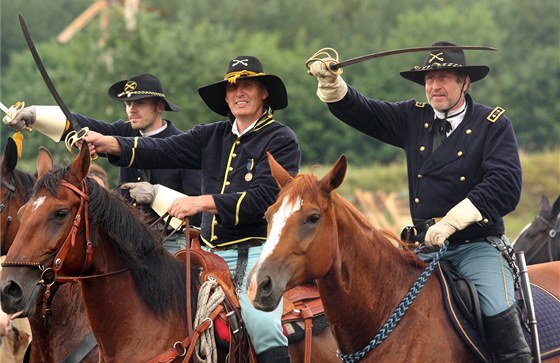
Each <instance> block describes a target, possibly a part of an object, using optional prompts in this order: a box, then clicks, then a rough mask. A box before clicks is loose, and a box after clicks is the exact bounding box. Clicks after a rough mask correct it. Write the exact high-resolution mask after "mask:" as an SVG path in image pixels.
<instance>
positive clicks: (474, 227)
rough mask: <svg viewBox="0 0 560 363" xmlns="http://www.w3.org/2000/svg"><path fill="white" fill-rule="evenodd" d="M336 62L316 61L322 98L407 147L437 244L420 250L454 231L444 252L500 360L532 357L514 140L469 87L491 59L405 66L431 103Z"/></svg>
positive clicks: (448, 56) (452, 53)
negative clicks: (381, 96)
mask: <svg viewBox="0 0 560 363" xmlns="http://www.w3.org/2000/svg"><path fill="white" fill-rule="evenodd" d="M453 45H454V44H452V43H447V42H438V43H434V44H433V46H453ZM333 61H334V59H332V58H330V57H328V58H325V59H322V60H317V61H315V62H314V63H312V64H311V66H310V73H311V74H312V75H314V76H316V77H317V80H318V88H317V96H318V97H319V99H321V101H323V102H325V103H327V106H328V107H329V109H330V111H331V112H332V113H333V114H334V115H335V116H336V117H337V118H339V119H340V120H341V121H343V122H344V123H346V124H348V125H350V126H351V127H353V128H355V129H357V130H359V131H362V132H364V133H365V134H367V135H369V136H372V137H374V138H376V139H379V140H381V141H383V142H386V143H389V144H392V145H395V146H398V147H401V148H402V149H404V150H405V153H406V156H407V166H408V181H409V183H408V185H409V199H410V211H411V215H412V218H413V221H414V224H415V226H414V231H415V232H416V233H415V239H414V240H416V241H420V242H424V243H425V245H426V246H427V247H429V248H431V250H432V251H430V250H428V251H424V252H425V253H421V254H420V257H421V258H423V259H430V258H431V257H433V254H434V253H435V252H433V249H434V248H435V249H436V251H437V249H438V247H439V246H441V245H442V244H443V243H444V242H445V241H446V240H448V241H449V243H450V246H449V250H448V252H447V253H446V254H445V255H444V257H443V259H446V260H448V261H450V262H451V264H452V265H453V267H454V268H455V269H456V270H457V271H458V272H459V273H460V274H461V275H463V276H465V277H467V278H469V279H471V280H472V282H473V283H474V284H475V286H476V289H477V292H478V295H479V298H480V307H481V310H482V313H483V314H484V316H485V318H484V326H485V331H486V338H487V342H488V345H489V348H490V349H491V350H492V352H493V355H494V357H495V359H496V360H497V361H498V362H530V361H531V352H530V349H529V347H528V345H527V342H526V341H525V338H524V335H523V331H522V328H521V321H520V315H519V307H518V304H517V303H516V301H515V295H514V276H513V272H512V266H511V265H510V264H508V263H507V260H508V259H509V260H511V259H510V257H509V256H510V255H511V246H510V244H509V241H508V239H507V237H506V236H505V234H504V222H503V216H505V215H506V214H508V213H510V212H511V211H513V210H514V209H515V207H516V206H517V203H518V202H519V198H520V194H521V166H520V161H519V153H518V148H517V141H516V138H515V133H514V131H513V127H512V125H511V121H510V120H509V119H508V118H507V116H506V115H505V110H504V109H503V108H501V107H494V108H492V107H488V106H485V105H481V104H477V103H475V102H474V101H473V99H472V97H471V96H470V95H469V93H468V90H469V88H470V85H471V83H472V82H476V81H478V80H481V79H482V78H484V77H485V76H486V75H487V74H488V72H489V67H487V66H484V65H477V66H471V65H467V63H466V59H465V55H464V52H463V50H456V49H453V50H450V49H441V50H434V51H432V52H431V53H430V54H429V55H428V57H427V58H426V60H425V62H424V64H423V65H422V66H416V67H414V68H412V69H410V70H408V71H404V72H401V73H400V75H401V76H402V77H404V78H406V79H408V80H410V81H412V82H414V83H417V84H420V85H422V86H424V89H425V93H426V98H427V101H428V102H427V103H424V102H417V101H414V100H409V101H403V102H398V103H392V102H384V101H380V100H375V99H369V98H366V97H365V96H363V95H362V94H360V93H359V92H358V91H357V90H356V89H355V88H353V87H351V86H349V85H347V84H346V83H345V81H344V80H343V79H342V77H341V76H340V73H341V72H340V71H339V72H336V71H333V70H331V68H330V67H329V66H328V64H329V63H330V62H333ZM447 139H449V140H447Z"/></svg>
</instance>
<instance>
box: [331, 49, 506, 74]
mask: <svg viewBox="0 0 560 363" xmlns="http://www.w3.org/2000/svg"><path fill="white" fill-rule="evenodd" d="M428 50H493V51H497V50H498V49H496V48H493V47H485V46H477V45H464V46H460V45H457V46H455V45H443V46H442V45H439V46H430V47H417V48H403V49H394V50H386V51H383V52H378V53H371V54H366V55H362V56H359V57H356V58H350V59H348V60H345V61H342V62H338V63H330V64H329V66H330V68H331V69H332V70H333V71H336V70H337V69H340V68H342V67H346V66H349V65H352V64H357V63H362V62H363V61H367V60H370V59H375V58H382V57H386V56H389V55H395V54H404V53H416V52H424V51H428Z"/></svg>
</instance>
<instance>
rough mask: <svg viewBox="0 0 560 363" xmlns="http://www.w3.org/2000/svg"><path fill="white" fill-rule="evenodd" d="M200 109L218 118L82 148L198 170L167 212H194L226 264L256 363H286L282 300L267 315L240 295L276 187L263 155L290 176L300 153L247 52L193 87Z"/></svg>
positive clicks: (123, 159)
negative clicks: (188, 191)
mask: <svg viewBox="0 0 560 363" xmlns="http://www.w3.org/2000/svg"><path fill="white" fill-rule="evenodd" d="M198 92H199V94H200V96H201V97H202V99H203V100H204V102H206V104H207V105H208V107H209V108H210V109H211V110H213V111H214V112H216V113H217V114H219V115H221V116H224V117H226V118H227V119H226V120H225V121H218V122H214V123H210V124H205V125H198V126H196V127H194V128H193V129H191V130H189V131H188V132H186V133H184V134H182V135H178V136H172V137H170V138H167V139H163V140H155V139H144V138H142V139H136V138H123V137H105V136H102V135H99V134H95V133H89V134H88V136H87V137H86V140H87V141H88V143H90V149H91V150H92V151H95V152H99V153H108V154H112V155H116V156H110V157H109V160H110V161H111V162H112V163H114V164H116V165H121V166H123V165H130V166H132V167H139V168H154V167H160V168H175V167H182V168H193V169H201V170H202V187H203V190H202V193H203V195H201V196H199V197H179V198H177V195H175V196H172V197H169V196H167V195H164V193H161V191H155V192H154V194H155V201H154V203H156V202H158V203H159V202H160V201H164V200H165V201H166V202H165V203H162V204H166V205H167V210H168V211H169V213H170V215H172V216H174V217H177V218H179V219H182V218H185V217H188V216H191V215H193V214H195V213H200V212H202V225H201V229H202V231H201V239H202V241H203V242H204V244H205V245H206V247H207V248H208V249H210V250H211V251H212V252H214V253H216V254H218V255H219V256H221V257H222V258H224V260H225V261H226V263H227V264H228V266H229V268H230V270H231V272H232V276H233V279H234V285H235V287H236V292H237V295H238V297H239V301H240V304H241V313H242V316H243V320H244V323H245V326H246V328H247V332H248V333H249V337H250V338H251V342H252V344H253V347H254V348H255V352H256V353H257V358H258V360H259V361H260V362H288V361H289V360H290V357H289V353H288V341H287V338H286V337H285V336H284V334H283V331H282V325H281V316H282V303H280V304H279V305H278V308H277V309H276V310H274V311H272V312H264V311H260V310H257V309H255V308H254V307H253V306H252V305H251V303H250V302H249V300H248V298H247V293H246V279H247V276H246V275H247V271H249V270H250V269H251V268H252V267H253V265H254V264H255V263H256V261H257V259H258V257H259V255H260V253H261V251H262V248H263V247H262V244H263V243H264V241H265V240H266V234H267V223H266V220H265V219H264V218H263V217H264V213H265V211H266V210H267V208H268V207H269V206H270V205H271V204H273V203H274V202H275V200H276V197H277V195H278V192H279V187H278V184H277V182H276V181H275V180H274V178H273V177H272V174H271V172H270V166H269V164H268V160H267V156H266V152H267V151H268V152H270V153H271V154H272V155H273V156H274V158H275V159H276V160H277V161H278V162H279V163H280V164H281V165H282V166H283V167H284V168H285V169H286V170H288V171H289V172H290V173H293V174H297V172H298V171H299V163H300V160H301V154H300V150H299V143H298V140H297V138H296V135H295V134H294V133H293V131H292V130H291V129H290V128H288V127H287V126H285V125H282V124H281V123H279V122H278V121H276V120H275V119H274V117H273V113H274V111H275V110H280V109H283V108H285V107H286V106H287V104H288V96H287V92H286V87H285V86H284V83H283V82H282V80H281V79H280V78H279V77H277V76H274V75H271V74H266V73H265V72H264V69H263V66H262V64H261V62H260V61H259V60H258V59H257V58H255V57H252V56H239V57H236V58H234V59H232V60H231V61H230V62H229V64H228V68H227V71H226V75H225V77H224V78H223V79H222V80H220V81H218V82H216V83H213V84H210V85H208V86H205V87H201V88H199V90H198Z"/></svg>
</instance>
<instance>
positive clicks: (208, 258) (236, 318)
mask: <svg viewBox="0 0 560 363" xmlns="http://www.w3.org/2000/svg"><path fill="white" fill-rule="evenodd" d="M189 232H190V233H189V234H190V239H191V249H190V251H188V254H189V255H190V258H191V263H192V264H193V265H194V266H197V267H199V268H200V269H201V272H200V276H199V279H200V281H207V280H208V279H215V280H216V281H217V283H218V284H219V285H220V287H221V288H222V290H223V291H224V294H225V299H224V302H223V303H222V304H221V306H222V309H220V311H219V312H218V315H217V316H216V317H215V319H214V321H215V324H214V325H215V326H216V327H218V326H219V325H220V324H225V325H226V326H228V327H229V329H227V330H228V331H229V335H230V336H229V337H228V338H229V339H228V338H226V339H224V338H223V336H222V341H225V340H227V341H229V361H230V362H236V361H244V360H245V359H246V357H247V356H249V358H250V361H253V362H256V355H255V352H254V350H253V348H252V346H251V343H250V340H249V337H248V336H247V334H246V332H245V329H243V328H242V327H243V319H242V317H241V309H240V305H239V300H238V299H237V296H236V294H235V289H234V285H233V280H232V277H231V274H230V270H229V267H228V265H227V264H226V262H225V261H224V260H223V259H222V258H221V257H220V256H218V255H216V254H213V253H211V252H208V251H205V250H203V249H202V248H201V247H200V239H199V234H200V232H199V231H198V230H196V229H192V228H191V229H190V231H189ZM186 255H187V251H186V250H181V251H179V252H178V253H177V254H176V255H175V257H176V258H177V259H179V260H182V261H185V259H186ZM324 312H325V311H324V308H323V303H322V301H321V298H320V296H319V289H318V287H317V285H315V284H314V283H313V284H311V283H310V284H305V285H300V286H297V287H295V288H293V289H290V290H288V291H286V292H285V293H284V306H283V314H282V323H283V325H284V326H286V324H289V323H294V322H297V323H303V326H304V334H303V339H304V340H305V362H309V361H310V358H311V341H312V335H313V331H314V330H313V319H314V318H317V317H320V316H323V315H324ZM218 335H219V333H218Z"/></svg>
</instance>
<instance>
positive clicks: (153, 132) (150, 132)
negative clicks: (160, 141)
mask: <svg viewBox="0 0 560 363" xmlns="http://www.w3.org/2000/svg"><path fill="white" fill-rule="evenodd" d="M166 128H167V121H165V120H163V126H162V127H160V128H159V129H155V130H152V131H149V132H142V130H140V135H142V136H152V135H155V134H159V133H160V132H162V131H163V130H165V129H166Z"/></svg>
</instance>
